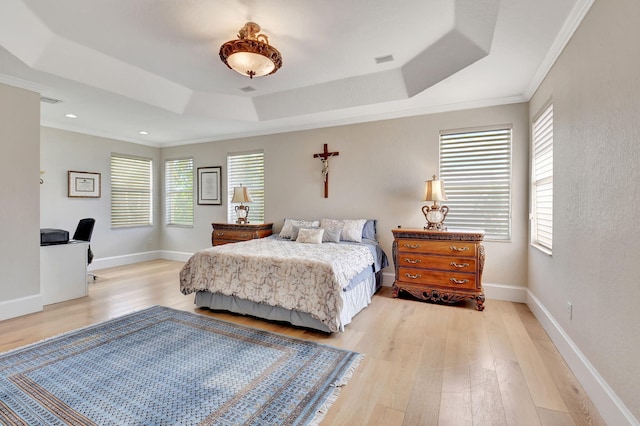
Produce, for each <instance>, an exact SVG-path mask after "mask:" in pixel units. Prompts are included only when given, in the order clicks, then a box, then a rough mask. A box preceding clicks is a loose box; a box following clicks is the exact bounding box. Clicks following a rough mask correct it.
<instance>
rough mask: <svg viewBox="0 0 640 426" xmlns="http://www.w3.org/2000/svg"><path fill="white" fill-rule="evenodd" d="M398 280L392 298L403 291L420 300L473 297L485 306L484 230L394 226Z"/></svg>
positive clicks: (478, 305)
mask: <svg viewBox="0 0 640 426" xmlns="http://www.w3.org/2000/svg"><path fill="white" fill-rule="evenodd" d="M392 232H393V236H394V241H393V262H394V264H395V272H396V280H395V282H394V283H393V297H398V295H399V293H400V292H402V291H404V292H407V293H409V294H411V295H412V296H414V297H416V298H418V299H421V300H431V301H434V302H447V303H453V302H458V301H460V300H464V299H474V300H475V301H476V307H477V309H478V310H479V311H482V310H483V309H484V300H485V298H484V292H483V290H482V270H483V268H484V247H483V245H482V239H483V238H484V231H476V232H471V231H426V230H421V229H401V228H400V229H393V230H392Z"/></svg>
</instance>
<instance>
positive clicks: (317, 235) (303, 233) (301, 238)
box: [296, 228, 324, 244]
mask: <svg viewBox="0 0 640 426" xmlns="http://www.w3.org/2000/svg"><path fill="white" fill-rule="evenodd" d="M322 234H324V229H322V228H300V230H299V231H298V238H297V239H296V241H297V242H299V243H310V244H322Z"/></svg>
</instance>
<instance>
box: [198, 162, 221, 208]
mask: <svg viewBox="0 0 640 426" xmlns="http://www.w3.org/2000/svg"><path fill="white" fill-rule="evenodd" d="M221 174H222V167H220V166H218V167H198V204H204V205H217V206H219V205H221V204H222V192H221V191H220V175H221Z"/></svg>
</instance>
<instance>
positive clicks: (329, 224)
mask: <svg viewBox="0 0 640 426" xmlns="http://www.w3.org/2000/svg"><path fill="white" fill-rule="evenodd" d="M366 221H367V220H366V219H342V220H338V219H322V220H321V221H320V226H321V227H323V228H332V229H335V228H338V227H342V233H341V234H340V239H341V240H342V241H353V242H356V243H361V242H362V228H364V224H365V222H366Z"/></svg>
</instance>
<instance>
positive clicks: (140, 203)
mask: <svg viewBox="0 0 640 426" xmlns="http://www.w3.org/2000/svg"><path fill="white" fill-rule="evenodd" d="M151 182H152V181H151V159H148V158H134V157H127V156H122V155H118V154H112V155H111V226H112V227H114V228H120V227H127V226H147V225H151V224H152V219H151V218H152V204H151V189H152V186H151Z"/></svg>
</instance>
